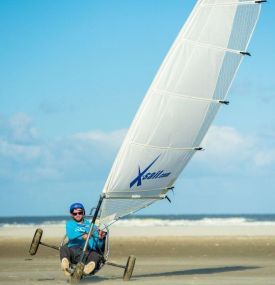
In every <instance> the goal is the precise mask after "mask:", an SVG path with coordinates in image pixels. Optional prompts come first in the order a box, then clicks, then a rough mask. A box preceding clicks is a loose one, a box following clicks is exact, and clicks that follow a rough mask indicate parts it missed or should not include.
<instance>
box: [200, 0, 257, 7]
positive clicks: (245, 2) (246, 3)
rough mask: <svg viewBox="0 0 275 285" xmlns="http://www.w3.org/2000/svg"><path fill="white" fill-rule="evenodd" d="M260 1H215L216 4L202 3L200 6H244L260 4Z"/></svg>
mask: <svg viewBox="0 0 275 285" xmlns="http://www.w3.org/2000/svg"><path fill="white" fill-rule="evenodd" d="M258 4H260V3H258V2H257V1H255V0H251V1H244V2H231V3H226V2H224V3H214V4H210V3H209V4H207V3H206V4H201V6H200V7H215V6H218V7H219V6H223V7H224V6H236V5H237V6H242V5H258Z"/></svg>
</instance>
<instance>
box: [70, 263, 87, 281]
mask: <svg viewBox="0 0 275 285" xmlns="http://www.w3.org/2000/svg"><path fill="white" fill-rule="evenodd" d="M83 270H84V263H82V262H78V263H77V265H76V267H75V269H74V272H73V274H72V275H71V284H77V283H79V281H80V279H81V278H82V275H83Z"/></svg>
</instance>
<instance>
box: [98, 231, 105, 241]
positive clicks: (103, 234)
mask: <svg viewBox="0 0 275 285" xmlns="http://www.w3.org/2000/svg"><path fill="white" fill-rule="evenodd" d="M105 236H106V232H104V231H102V230H99V231H98V237H99V239H103V238H104V237H105Z"/></svg>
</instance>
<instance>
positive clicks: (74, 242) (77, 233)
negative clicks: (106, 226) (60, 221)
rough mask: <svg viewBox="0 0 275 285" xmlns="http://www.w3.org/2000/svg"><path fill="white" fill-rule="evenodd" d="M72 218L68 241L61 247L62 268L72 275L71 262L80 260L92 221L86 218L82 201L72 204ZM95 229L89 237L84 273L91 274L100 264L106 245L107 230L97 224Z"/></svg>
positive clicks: (66, 273) (74, 262)
mask: <svg viewBox="0 0 275 285" xmlns="http://www.w3.org/2000/svg"><path fill="white" fill-rule="evenodd" d="M70 213H71V217H72V220H70V221H67V223H66V235H67V237H68V240H69V241H68V243H67V244H66V245H63V246H61V248H60V260H61V269H62V270H63V272H64V274H65V275H66V276H70V273H69V271H68V270H69V267H70V264H71V263H72V264H76V263H78V262H79V261H80V256H81V254H82V251H83V248H84V244H85V241H86V240H87V237H88V232H89V228H90V225H91V223H90V222H89V221H88V220H87V219H85V209H84V206H83V205H82V204H81V203H73V204H72V205H71V206H70ZM94 229H95V231H94V233H93V235H92V236H91V237H90V239H89V243H88V252H87V259H86V261H85V260H84V262H85V267H84V271H83V273H84V274H85V275H88V274H91V273H92V272H93V271H94V270H95V268H97V266H98V265H99V263H100V261H101V259H102V251H103V247H104V236H105V232H103V231H101V230H99V229H98V228H97V227H96V226H95V228H94Z"/></svg>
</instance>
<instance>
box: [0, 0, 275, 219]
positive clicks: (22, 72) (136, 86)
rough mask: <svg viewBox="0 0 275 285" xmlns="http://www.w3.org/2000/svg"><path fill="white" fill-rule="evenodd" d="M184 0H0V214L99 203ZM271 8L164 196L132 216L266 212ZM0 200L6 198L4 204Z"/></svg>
mask: <svg viewBox="0 0 275 285" xmlns="http://www.w3.org/2000/svg"><path fill="white" fill-rule="evenodd" d="M194 4H195V1H194V0H169V1H168V0H158V1H155V0H131V1H130V0H115V1H111V0H108V1H107V0H100V1H99V0H83V1H72V0H58V1H50V0H41V1H36V0H24V1H21V0H9V1H8V0H6V1H5V0H2V1H0V201H1V203H2V207H0V216H26V215H27V216H28V215H40V216H45V215H64V214H67V212H68V207H69V205H70V203H72V202H76V201H82V202H83V203H84V205H85V206H86V208H91V207H92V206H94V205H95V204H96V203H97V200H98V198H99V195H100V193H101V191H102V188H103V185H104V183H105V180H106V178H107V176H108V173H109V171H110V168H111V166H112V163H113V160H114V158H115V156H116V153H117V151H118V149H119V147H120V145H121V143H122V141H123V138H124V136H125V134H126V132H127V129H128V128H129V125H130V123H131V121H132V119H133V117H134V115H135V113H136V111H137V109H138V107H139V105H140V103H141V101H142V99H143V97H144V95H145V93H146V90H147V89H148V87H149V86H150V83H151V82H152V80H153V78H154V75H155V73H156V72H157V70H158V67H159V66H160V64H161V62H162V60H163V59H164V57H165V55H166V53H167V52H168V50H169V47H170V46H171V44H172V43H173V41H174V39H175V37H176V35H177V33H178V32H179V30H180V28H181V27H182V25H183V23H184V22H185V20H186V19H187V17H188V15H189V13H190V12H191V10H192V7H193V6H194ZM274 15H275V8H274V3H272V1H270V2H268V3H265V4H263V9H262V13H261V17H260V20H259V23H258V25H257V27H256V30H255V33H254V36H253V38H252V41H251V43H250V46H249V52H250V53H251V54H252V56H251V57H245V59H244V61H243V63H242V65H241V68H240V69H239V71H238V74H237V77H236V79H235V81H234V83H233V85H232V88H231V89H230V92H229V100H230V105H229V106H224V107H222V108H221V109H220V112H219V113H218V115H217V117H216V118H215V120H214V122H213V124H212V127H211V128H210V130H209V132H208V134H207V136H206V137H205V139H204V141H203V143H202V146H203V147H204V148H205V151H204V152H199V153H198V154H196V155H195V156H194V157H193V158H192V160H191V161H190V163H189V164H188V166H187V167H186V168H185V169H184V171H183V173H182V175H181V176H180V178H179V179H178V180H177V182H176V184H175V186H176V187H175V191H174V194H172V195H171V197H170V198H171V200H172V203H171V204H169V203H167V201H160V202H157V203H155V204H154V205H152V206H151V207H149V208H147V209H145V210H143V211H141V214H201V213H214V214H218V213H232V214H236V213H275V207H274V200H275V188H274V185H275V175H274V174H275V112H274V110H275V91H274V87H275V82H274V81H275V80H274V66H275V55H274V52H273V51H274V45H275V34H274ZM3 205H4V206H3Z"/></svg>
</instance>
